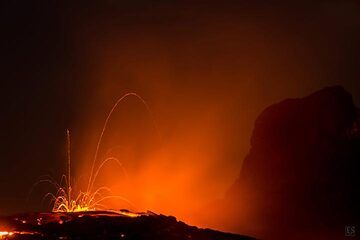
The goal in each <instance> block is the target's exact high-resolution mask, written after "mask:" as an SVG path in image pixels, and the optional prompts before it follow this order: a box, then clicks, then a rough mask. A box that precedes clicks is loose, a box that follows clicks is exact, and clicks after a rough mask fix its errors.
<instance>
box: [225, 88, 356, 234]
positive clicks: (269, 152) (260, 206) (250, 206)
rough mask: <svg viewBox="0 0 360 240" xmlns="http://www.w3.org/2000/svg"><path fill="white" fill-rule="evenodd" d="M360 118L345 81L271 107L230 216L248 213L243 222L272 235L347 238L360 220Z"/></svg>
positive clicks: (261, 120)
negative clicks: (348, 228)
mask: <svg viewBox="0 0 360 240" xmlns="http://www.w3.org/2000/svg"><path fill="white" fill-rule="evenodd" d="M359 123H360V121H359V110H358V109H357V108H356V107H355V106H354V103H353V101H352V96H351V95H350V94H349V93H348V92H347V91H345V90H344V89H343V88H342V87H340V86H335V87H327V88H324V89H322V90H320V91H318V92H315V93H313V94H311V95H310V96H307V97H305V98H301V99H287V100H284V101H282V102H280V103H277V104H274V105H272V106H270V107H268V108H267V109H265V110H264V111H263V112H262V113H261V115H260V116H259V117H258V119H257V120H256V122H255V128H254V131H253V134H252V139H251V149H250V152H249V154H248V155H247V157H246V158H245V159H244V162H243V167H242V170H241V173H240V175H239V178H238V179H237V180H236V182H235V183H234V185H233V186H232V188H231V189H230V190H229V192H228V194H227V197H226V201H227V202H228V204H232V205H233V206H234V209H236V206H237V205H239V206H240V207H239V208H238V209H237V210H235V211H234V212H233V213H229V214H230V215H231V214H233V215H236V214H239V216H240V215H242V216H244V215H245V218H246V215H248V220H247V221H240V220H239V225H240V224H242V223H245V222H246V224H245V225H248V226H247V228H248V231H249V232H252V231H254V233H255V234H257V235H258V236H259V237H263V238H265V239H268V238H275V237H276V238H278V237H281V236H282V237H284V236H286V235H289V236H292V238H294V236H295V235H296V236H300V235H303V236H307V237H309V236H314V238H316V237H317V236H318V235H317V234H320V235H319V236H323V235H321V234H322V232H323V233H324V234H326V233H327V234H330V235H331V236H335V235H336V236H337V237H344V228H345V227H346V226H347V225H358V224H359V218H360V188H359V187H360V186H359V182H360V181H359V180H360V134H359V133H360V130H359V126H360V124H359ZM241 206H242V207H241ZM244 213H246V214H244ZM239 227H240V228H241V226H239ZM251 229H252V230H251ZM254 229H255V230H254ZM256 231H258V232H259V233H256ZM300 233H302V234H300ZM327 237H329V236H327ZM334 238H335V237H334Z"/></svg>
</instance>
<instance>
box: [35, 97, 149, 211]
mask: <svg viewBox="0 0 360 240" xmlns="http://www.w3.org/2000/svg"><path fill="white" fill-rule="evenodd" d="M131 96H133V97H135V98H136V99H138V100H139V101H140V102H141V103H142V104H143V105H144V106H145V108H146V110H147V112H148V113H149V115H150V117H151V120H152V121H153V124H154V126H155V128H156V125H155V121H154V119H153V117H152V113H151V111H150V108H149V106H148V104H147V103H146V101H145V100H144V99H143V98H142V97H141V96H140V95H138V94H137V93H134V92H130V93H126V94H124V95H123V96H122V97H120V98H119V99H118V100H117V101H116V102H115V104H114V105H113V107H112V108H111V110H110V111H109V113H108V114H107V117H106V119H105V122H104V125H103V127H102V130H101V133H100V137H99V139H98V141H97V145H96V150H95V154H94V158H93V160H92V165H91V172H90V176H89V179H88V183H87V188H86V190H85V191H82V190H80V191H78V193H76V194H75V193H74V192H73V189H72V186H71V182H72V178H71V141H70V140H71V139H70V131H69V130H66V137H67V175H65V174H64V175H62V177H61V179H60V182H57V181H56V180H55V179H53V178H52V177H51V176H50V175H43V176H40V177H39V179H38V181H36V183H35V184H34V185H33V186H32V188H31V190H30V193H29V195H30V194H31V192H32V191H33V190H34V188H35V187H36V186H38V185H39V184H41V183H48V184H50V185H51V186H53V187H54V188H55V189H56V192H55V193H52V192H48V193H46V194H45V195H44V197H43V199H42V202H44V201H45V200H46V199H50V205H52V212H84V211H98V210H106V209H107V207H106V206H105V205H104V204H103V202H104V201H105V200H108V199H117V200H119V201H124V202H126V203H127V204H129V205H130V206H134V205H133V204H132V203H131V202H130V201H129V200H128V199H126V198H125V197H123V196H120V195H113V194H112V193H111V189H110V188H108V187H106V186H102V187H99V188H96V189H95V188H94V184H95V182H96V179H97V176H98V174H99V173H100V171H101V169H102V168H103V167H104V166H105V165H106V164H108V163H110V162H114V163H116V164H117V165H118V166H119V167H120V168H121V170H122V171H123V172H124V174H126V170H125V169H124V167H123V166H122V163H121V161H120V160H119V159H118V158H116V157H113V156H110V157H107V158H105V159H102V160H101V161H100V164H98V166H97V167H96V165H97V163H98V162H99V157H98V154H99V149H100V146H101V143H102V138H103V136H104V133H105V131H106V130H107V125H108V122H109V120H110V119H111V116H112V114H113V113H114V111H115V110H116V108H117V107H118V105H119V104H120V103H121V102H122V101H124V100H126V99H127V98H128V97H131Z"/></svg>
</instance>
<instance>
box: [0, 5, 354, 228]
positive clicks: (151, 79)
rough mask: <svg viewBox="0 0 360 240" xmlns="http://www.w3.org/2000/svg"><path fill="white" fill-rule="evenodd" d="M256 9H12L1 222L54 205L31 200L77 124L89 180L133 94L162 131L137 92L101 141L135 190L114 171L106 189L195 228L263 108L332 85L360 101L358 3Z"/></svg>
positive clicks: (6, 29) (3, 97)
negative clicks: (197, 214)
mask: <svg viewBox="0 0 360 240" xmlns="http://www.w3.org/2000/svg"><path fill="white" fill-rule="evenodd" d="M248 2H249V3H246V1H233V2H232V1H224V2H221V3H220V1H216V2H215V1H214V2H212V1H199V2H196V3H194V1H120V0H118V1H116V0H107V1H98V2H92V3H89V1H76V3H75V2H73V1H57V0H51V1H17V0H13V1H10V0H5V1H1V3H0V31H1V35H0V36H1V38H0V49H1V51H0V53H1V55H0V56H1V68H0V70H1V72H0V73H1V75H0V76H1V85H0V87H1V88H0V89H1V94H0V111H1V112H0V126H1V128H2V129H1V138H0V141H1V144H0V154H1V155H0V189H1V192H0V215H3V214H11V213H15V212H21V211H32V210H48V209H49V208H47V205H46V204H45V205H43V206H41V205H40V200H41V196H42V194H44V192H46V191H47V189H46V187H42V188H40V189H38V190H36V191H35V192H34V193H33V196H32V198H31V199H30V201H29V204H25V200H26V197H27V194H28V192H29V190H30V188H31V185H32V184H33V183H34V182H35V181H36V179H37V177H38V176H40V175H43V174H51V175H53V176H54V177H55V178H60V176H61V174H63V173H64V172H65V171H66V135H65V132H66V129H70V130H71V135H72V137H71V139H72V157H73V161H74V163H73V165H74V168H73V174H74V176H75V177H77V178H80V175H84V176H85V177H86V175H87V174H88V171H89V164H90V162H91V160H90V159H91V156H92V155H93V154H94V149H95V144H96V139H97V137H98V136H99V131H100V130H101V127H102V123H103V121H104V119H105V117H106V114H107V112H108V111H109V109H110V108H111V106H112V104H113V103H114V102H115V101H116V99H117V98H118V97H120V96H121V95H122V94H124V93H126V92H137V93H138V94H139V95H141V96H142V97H143V98H144V99H145V100H146V102H147V104H148V105H149V107H150V109H151V112H152V115H153V118H154V121H155V122H156V129H155V128H154V126H153V124H152V121H151V116H149V114H148V113H147V112H146V111H145V109H144V106H142V105H141V104H140V103H139V101H137V100H136V99H134V98H129V100H128V102H126V103H124V104H123V105H122V106H121V110H119V112H117V113H116V115H115V116H114V119H113V121H112V122H111V126H110V129H111V130H109V132H108V133H107V135H106V136H105V141H104V144H103V146H102V147H103V148H104V150H103V152H105V151H106V150H105V149H107V148H111V147H114V146H118V145H121V146H122V147H123V148H124V149H125V153H122V155H121V157H122V159H123V164H124V167H125V168H126V169H127V170H128V172H129V178H130V181H132V184H133V185H132V186H133V187H129V186H127V187H126V186H124V185H122V184H121V183H118V181H121V177H119V174H118V172H116V173H114V169H105V170H104V171H105V174H103V176H102V177H101V179H100V181H101V182H103V183H105V184H107V185H111V186H112V187H114V188H115V189H117V190H119V191H120V190H121V191H120V192H121V193H122V194H123V195H124V196H127V197H128V198H129V199H131V200H132V201H134V202H135V203H136V204H137V206H139V209H140V210H142V209H145V210H146V209H150V210H154V211H157V212H162V213H166V214H174V215H177V216H180V218H183V219H185V220H188V221H190V222H191V216H192V213H190V212H191V209H196V208H197V207H198V206H199V205H202V204H203V203H204V202H205V201H206V202H209V201H212V200H213V199H216V198H220V197H221V196H222V195H223V194H224V193H225V192H226V190H227V189H228V188H229V186H230V185H231V184H232V183H233V181H234V180H235V179H236V177H237V175H238V174H239V171H240V169H241V164H242V160H243V158H244V156H245V155H246V153H247V152H248V149H249V139H250V136H251V132H252V130H253V124H254V120H255V119H256V117H257V116H258V114H259V113H260V112H261V111H262V110H263V109H264V108H265V107H267V106H269V105H271V104H273V103H275V102H278V101H281V100H282V99H285V98H289V97H303V96H306V95H308V94H310V93H311V92H313V91H316V90H318V89H321V88H323V87H325V86H331V85H342V86H344V87H345V89H347V90H348V91H349V92H350V93H351V94H352V95H353V98H354V101H355V103H356V104H357V105H358V106H359V105H360V82H359V77H360V68H359V64H360V45H359V42H360V3H357V1H317V2H316V3H313V2H311V1H309V2H305V1H298V3H292V4H281V3H279V2H278V3H272V4H271V3H269V2H268V1H248ZM154 129H155V130H154ZM156 131H157V133H156ZM115 171H118V170H115ZM164 179H168V180H169V181H168V182H167V181H164ZM79 181H80V180H79ZM145 183H146V184H145ZM172 198H176V199H178V202H177V203H174V201H171V199H172ZM179 202H180V203H179ZM115 206H117V205H115ZM185 206H186V207H185ZM124 207H126V206H124Z"/></svg>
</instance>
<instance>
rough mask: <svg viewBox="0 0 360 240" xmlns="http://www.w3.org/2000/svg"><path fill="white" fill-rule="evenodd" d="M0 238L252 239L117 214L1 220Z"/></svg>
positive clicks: (161, 218)
mask: <svg viewBox="0 0 360 240" xmlns="http://www.w3.org/2000/svg"><path fill="white" fill-rule="evenodd" d="M0 239H15V240H20V239H37V240H41V239H124V240H125V239H128V240H131V239H136V240H145V239H146V240H152V239H154V240H177V239H178V240H186V239H196V240H245V239H252V238H249V237H245V236H240V235H236V234H230V233H223V232H219V231H214V230H210V229H199V228H197V227H192V226H188V225H186V224H185V223H183V222H179V221H177V220H176V219H175V218H174V217H171V216H164V215H157V214H154V213H145V214H133V213H129V212H126V211H120V212H79V213H31V214H22V215H17V216H11V217H0Z"/></svg>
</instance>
